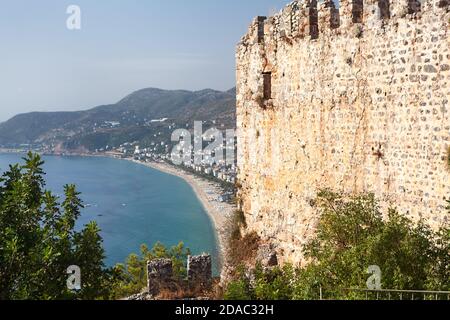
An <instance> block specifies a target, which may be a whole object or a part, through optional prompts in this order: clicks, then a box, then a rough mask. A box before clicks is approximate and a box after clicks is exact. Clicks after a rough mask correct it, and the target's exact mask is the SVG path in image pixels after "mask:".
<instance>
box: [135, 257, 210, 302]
mask: <svg viewBox="0 0 450 320" xmlns="http://www.w3.org/2000/svg"><path fill="white" fill-rule="evenodd" d="M187 276H188V277H187V279H177V278H176V277H174V274H173V264H172V260H171V259H155V260H151V261H149V262H148V263H147V279H148V280H147V293H148V294H150V295H151V296H152V297H156V296H158V294H160V293H161V292H162V291H164V290H166V291H169V292H176V291H177V290H179V289H185V290H187V289H188V288H189V289H192V288H195V289H202V290H207V289H209V288H210V287H211V284H212V259H211V255H209V254H202V255H199V256H188V260H187ZM137 297H138V298H139V295H138V296H137ZM133 298H134V297H133Z"/></svg>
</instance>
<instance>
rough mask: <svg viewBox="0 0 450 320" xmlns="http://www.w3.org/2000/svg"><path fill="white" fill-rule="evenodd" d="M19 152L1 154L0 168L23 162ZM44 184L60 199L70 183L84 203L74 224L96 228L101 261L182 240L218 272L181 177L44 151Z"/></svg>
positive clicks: (205, 222) (202, 217)
mask: <svg viewBox="0 0 450 320" xmlns="http://www.w3.org/2000/svg"><path fill="white" fill-rule="evenodd" d="M23 157H24V155H22V154H0V172H2V173H3V172H4V171H5V170H7V169H8V166H9V164H15V163H22V164H23V160H22V158H23ZM42 158H43V160H44V161H45V164H44V166H43V168H44V171H45V173H46V175H45V180H46V189H47V190H50V191H52V192H53V193H54V194H55V195H58V196H60V197H61V201H62V200H63V195H64V193H63V186H64V185H65V184H75V185H76V186H77V190H78V191H79V192H81V196H80V197H81V199H82V200H83V202H84V205H85V208H84V209H82V214H81V217H80V218H79V220H78V223H77V226H76V228H77V229H78V230H80V229H81V228H82V227H83V226H84V225H86V224H87V223H89V222H90V221H96V222H97V223H98V225H99V227H100V229H101V236H102V238H103V241H104V243H103V245H104V248H105V252H106V259H105V264H106V265H107V266H113V265H115V264H116V263H123V262H125V260H126V258H127V257H128V256H129V255H130V254H131V253H139V250H140V246H141V245H142V244H146V245H147V246H149V247H150V248H151V247H153V245H154V244H155V243H157V242H161V243H163V244H164V245H166V246H168V247H170V246H174V245H176V244H178V243H179V242H181V241H182V242H184V244H185V246H186V247H188V248H189V249H190V250H191V251H192V253H193V254H201V253H204V252H206V253H210V254H211V255H212V257H213V272H214V273H215V274H217V273H218V272H219V263H218V248H217V239H216V234H215V232H214V229H213V225H212V222H211V220H210V218H209V216H208V215H207V213H206V211H205V209H204V208H203V205H202V204H201V202H200V200H199V199H198V198H197V196H196V194H195V192H194V190H193V189H192V188H191V186H190V185H189V184H188V183H186V182H185V181H184V180H183V179H181V178H178V177H175V176H172V175H168V174H166V173H163V172H160V171H157V170H155V169H152V168H149V167H146V166H144V165H140V164H136V163H133V162H131V161H125V160H120V159H113V158H108V157H78V156H68V157H63V156H43V157H42Z"/></svg>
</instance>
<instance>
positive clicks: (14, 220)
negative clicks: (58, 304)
mask: <svg viewBox="0 0 450 320" xmlns="http://www.w3.org/2000/svg"><path fill="white" fill-rule="evenodd" d="M24 160H25V165H23V166H19V165H13V166H10V168H9V170H8V171H7V172H6V173H5V174H4V175H3V176H2V178H1V179H0V299H1V300H4V299H100V298H102V299H105V298H108V297H109V285H110V280H111V278H112V274H111V273H110V271H109V270H106V269H105V268H104V264H103V259H104V251H103V247H102V239H101V237H100V236H99V232H100V230H99V228H98V226H97V225H96V223H94V222H92V223H90V224H88V225H87V226H85V228H84V229H83V230H81V231H80V232H77V231H75V230H74V227H75V223H76V221H77V219H78V217H79V216H80V208H82V202H81V199H80V198H79V193H78V192H77V191H76V188H75V186H73V185H66V186H65V187H64V193H65V199H64V201H63V203H62V204H61V205H60V204H59V203H58V198H57V197H56V196H54V195H53V194H52V193H51V192H50V191H45V190H44V187H45V181H44V179H43V175H44V172H43V170H42V165H43V161H42V160H41V158H40V156H39V155H35V154H32V153H29V154H28V155H27V156H26V158H24ZM71 265H77V266H79V267H80V268H81V272H82V290H81V291H80V292H77V293H75V292H71V291H69V290H68V289H67V284H66V281H67V277H68V275H67V273H66V270H67V268H68V267H69V266H71Z"/></svg>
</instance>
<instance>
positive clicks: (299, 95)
mask: <svg viewBox="0 0 450 320" xmlns="http://www.w3.org/2000/svg"><path fill="white" fill-rule="evenodd" d="M449 8H450V1H447V0H424V1H418V0H409V1H408V0H341V1H340V6H338V7H337V6H335V4H334V3H333V1H313V0H310V1H294V2H292V3H291V4H289V5H288V6H287V7H286V8H284V9H283V10H282V11H281V12H280V13H279V14H277V15H275V16H273V17H269V18H266V17H258V18H256V19H255V20H254V21H253V23H252V24H251V26H250V29H249V31H248V34H247V35H245V36H244V37H243V38H242V40H241V42H240V43H239V45H238V48H237V127H238V146H239V152H238V153H239V155H238V166H239V184H240V185H241V186H240V191H239V199H240V202H241V203H240V204H241V207H242V210H243V211H244V213H245V215H246V221H247V225H248V226H249V228H250V229H251V230H255V231H257V232H258V234H259V235H260V236H261V237H262V239H263V240H266V241H267V242H270V243H272V244H273V245H275V247H276V248H277V253H278V256H279V259H280V260H281V262H286V261H289V262H294V263H301V262H302V261H303V257H302V252H301V251H302V250H301V249H302V245H303V244H304V243H305V242H306V241H307V240H308V239H309V238H310V237H311V236H312V235H313V234H314V231H315V227H316V224H317V219H318V213H317V209H316V208H315V207H314V201H313V200H314V199H315V197H316V194H317V192H318V191H319V190H321V189H325V188H331V189H333V190H336V191H342V192H346V193H359V192H374V193H375V194H376V196H377V197H378V198H379V199H380V200H381V201H382V206H383V209H386V208H387V207H388V206H391V205H395V206H396V207H397V208H398V210H399V211H400V212H401V213H402V214H404V215H406V216H408V217H410V218H412V219H414V220H415V221H417V220H418V219H419V218H423V219H425V220H426V221H427V222H428V223H429V224H430V225H431V226H432V227H433V228H438V227H439V226H441V225H442V224H443V223H446V222H448V218H449V217H448V213H447V211H446V210H445V201H444V200H445V198H446V197H449V196H450V172H449V170H448V168H447V164H446V162H447V152H448V151H447V150H448V149H449V147H450V108H449V98H450V50H449V47H450V46H449V44H450V43H449V42H450V37H449V30H448V29H449V19H450V13H449Z"/></svg>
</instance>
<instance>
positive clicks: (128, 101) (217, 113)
mask: <svg viewBox="0 0 450 320" xmlns="http://www.w3.org/2000/svg"><path fill="white" fill-rule="evenodd" d="M235 106H236V90H235V88H233V89H231V90H229V91H225V92H221V91H215V90H211V89H205V90H201V91H184V90H162V89H156V88H148V89H142V90H139V91H136V92H134V93H132V94H130V95H128V96H127V97H125V98H123V99H122V100H120V101H119V102H117V103H116V104H112V105H104V106H98V107H95V108H93V109H90V110H86V111H77V112H33V113H26V114H20V115H17V116H15V117H13V118H12V119H10V120H8V121H6V122H3V123H1V124H0V145H1V146H4V147H13V146H17V145H21V144H33V145H35V144H44V145H53V146H59V148H62V149H67V150H76V149H83V150H90V151H93V150H95V149H100V148H104V147H105V146H107V145H108V146H109V147H117V146H119V145H120V144H122V143H125V142H133V141H141V142H143V143H145V142H149V141H150V140H152V137H153V138H154V137H155V135H156V136H159V137H160V139H159V140H161V141H165V140H167V139H170V133H171V131H172V130H173V127H175V128H176V127H183V128H185V127H186V125H188V126H190V127H192V126H193V123H194V121H197V120H198V121H200V120H201V121H205V123H206V124H207V125H206V127H209V126H213V125H214V126H217V127H218V128H234V127H235V115H236V113H235V112H236V107H235ZM162 120H163V121H162ZM169 127H172V128H169Z"/></svg>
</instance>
